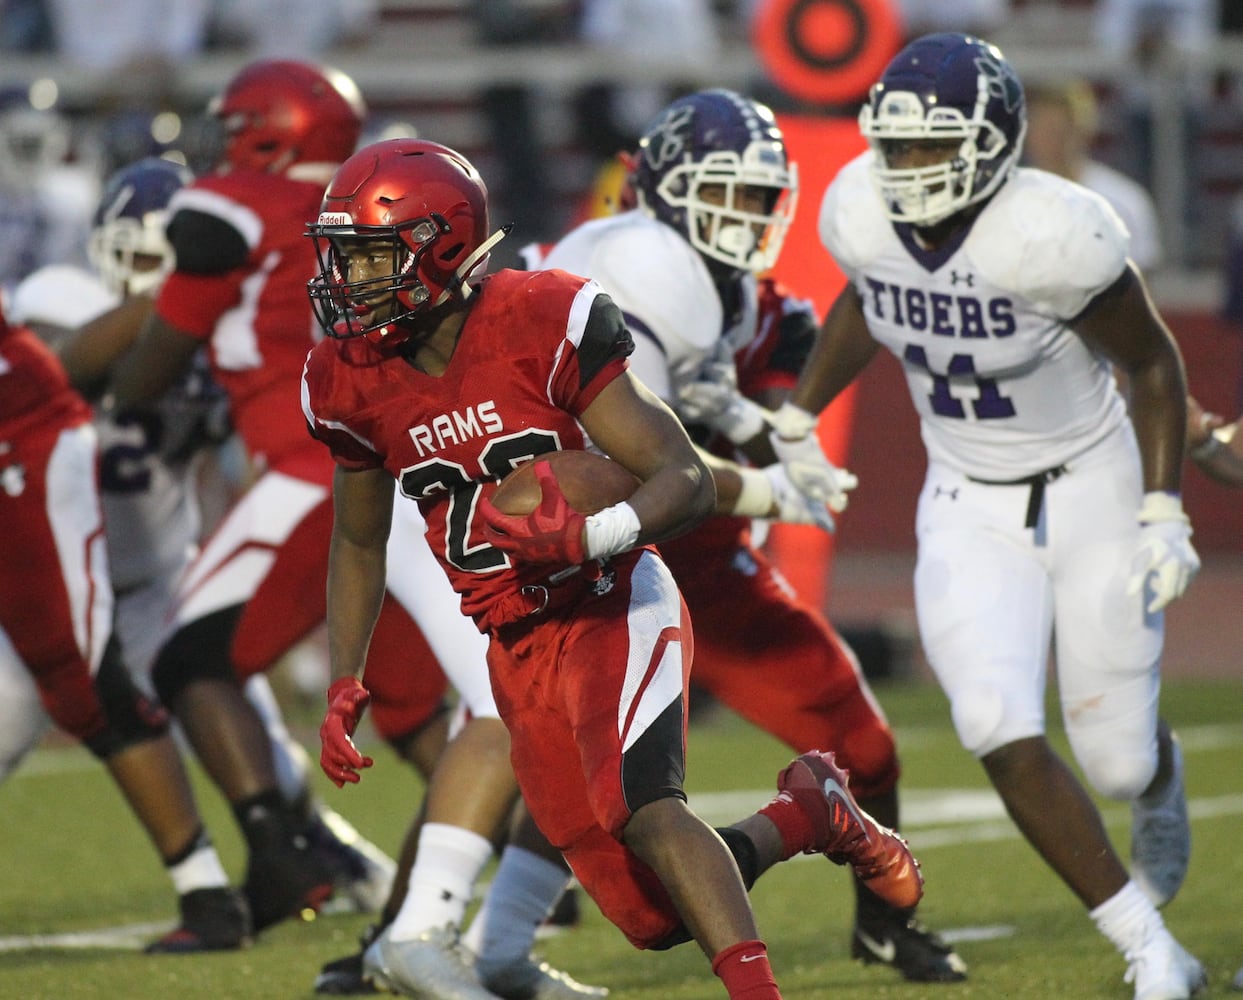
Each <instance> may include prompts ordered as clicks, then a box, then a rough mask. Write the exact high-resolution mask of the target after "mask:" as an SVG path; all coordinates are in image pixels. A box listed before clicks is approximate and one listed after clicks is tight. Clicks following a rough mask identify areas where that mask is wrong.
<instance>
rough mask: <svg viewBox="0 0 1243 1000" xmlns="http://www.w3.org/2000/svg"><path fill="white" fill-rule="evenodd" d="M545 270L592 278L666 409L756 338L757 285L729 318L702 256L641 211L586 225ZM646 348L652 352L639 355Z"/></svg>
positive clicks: (748, 281) (744, 289) (747, 287)
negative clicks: (711, 365)
mask: <svg viewBox="0 0 1243 1000" xmlns="http://www.w3.org/2000/svg"><path fill="white" fill-rule="evenodd" d="M543 266H544V267H559V268H563V269H564V270H566V271H570V272H573V273H574V274H585V275H589V276H590V277H591V278H593V279H595V280H596V281H598V282H599V283H600V285H601V286H603V288H604V290H605V291H606V292H607V293H608V294H609V296H610V297H611V298H612V299H613V301H614V302H616V303H617V305H618V308H620V309H621V311H622V315H624V316H625V318H626V324H627V326H629V327H630V329H631V331H632V332H633V333H634V335H635V337H636V350H635V356H634V359H633V366H634V373H635V375H636V376H638V378H639V381H641V382H642V383H643V384H644V385H646V386H647V387H648V388H649V389H651V390H652V391H653V392H655V393H656V395H658V396H660V397H661V398H662V399H664V400H665V401H666V402H672V401H673V400H675V399H676V398H677V389H678V387H679V386H681V385H683V384H685V383H687V382H692V381H694V380H695V379H696V378H698V377H699V375H700V372H701V370H702V368H703V366H704V365H705V364H706V363H707V362H709V361H712V360H714V359H715V358H717V357H718V356H720V355H722V354H723V355H724V356H728V355H729V354H732V353H733V352H734V351H737V350H741V349H742V348H743V347H745V346H746V345H747V344H749V343H750V342H751V340H752V339H753V337H754V336H755V327H756V290H755V279H754V278H752V277H751V276H750V275H744V276H743V277H742V279H741V282H742V284H741V286H740V290H741V293H742V294H741V296H740V298H741V303H740V309H739V313H738V315H737V316H731V317H726V316H725V312H724V309H723V307H722V304H721V296H720V294H719V293H718V292H717V289H716V286H715V285H714V284H713V281H712V275H711V274H710V273H709V271H708V268H707V265H705V264H704V262H703V258H702V257H701V256H700V255H699V251H697V250H696V249H695V248H694V247H692V246H691V245H690V244H689V243H688V242H687V241H686V239H685V237H683V236H682V235H681V234H680V233H679V232H678V231H677V230H675V229H673V228H672V227H671V226H667V225H665V223H663V222H660V221H658V220H656V219H653V218H651V217H650V216H647V215H645V214H644V213H643V212H641V211H638V210H635V211H630V212H623V213H621V214H620V215H615V216H611V217H609V218H605V219H595V220H592V221H590V222H586V223H583V224H582V225H580V226H578V227H577V228H576V229H574V230H573V231H572V232H570V233H569V234H568V235H566V236H565V237H563V238H562V239H561V240H560V242H558V243H557V244H556V245H555V246H554V247H553V248H552V249H551V250H550V251H549V252H548V255H547V256H546V257H545V258H544V261H543ZM727 324H728V328H727ZM644 341H647V342H650V343H651V344H653V345H654V346H655V347H656V348H657V350H656V351H651V350H644V349H643V344H644Z"/></svg>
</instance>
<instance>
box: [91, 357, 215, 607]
mask: <svg viewBox="0 0 1243 1000" xmlns="http://www.w3.org/2000/svg"><path fill="white" fill-rule="evenodd" d="M227 408H228V402H227V400H226V398H225V396H224V394H223V392H222V391H221V389H220V388H219V387H218V386H217V385H216V384H215V383H214V382H213V381H212V380H211V376H210V374H209V373H208V370H207V364H206V358H205V356H203V355H202V354H201V353H200V355H198V356H196V359H195V364H194V365H193V366H192V367H191V369H190V370H189V371H188V372H187V373H186V375H185V376H184V377H182V378H181V379H179V380H178V382H177V383H176V384H175V385H174V386H173V387H172V388H171V389H169V390H168V392H166V393H165V394H164V395H163V396H162V397H161V398H160V400H159V402H158V403H156V404H155V406H153V407H151V408H150V409H144V410H142V411H140V412H136V413H133V414H121V415H119V416H118V417H116V418H110V417H105V416H100V417H98V418H97V419H96V421H95V424H96V427H97V429H98V430H99V462H100V472H99V486H100V498H101V499H102V500H103V506H104V524H105V533H106V535H107V538H108V558H109V563H110V565H111V567H112V586H113V589H115V590H116V591H117V592H118V593H124V592H125V591H126V590H127V589H130V588H132V587H137V586H139V585H141V584H143V583H146V582H148V581H150V580H153V579H155V578H156V577H159V576H163V575H165V574H168V573H176V572H179V571H180V570H181V569H182V568H184V566H185V565H186V563H187V562H188V560H189V559H190V557H191V556H192V555H193V553H194V551H195V548H196V546H197V545H198V541H199V534H200V530H201V527H202V524H201V515H200V509H199V502H198V487H197V482H196V476H195V473H196V469H197V462H196V459H197V458H198V457H199V456H200V455H201V454H202V450H203V448H204V447H206V446H208V445H210V444H219V443H221V441H222V439H223V437H224V434H225V430H226V427H227V417H226V415H225V414H226V413H227Z"/></svg>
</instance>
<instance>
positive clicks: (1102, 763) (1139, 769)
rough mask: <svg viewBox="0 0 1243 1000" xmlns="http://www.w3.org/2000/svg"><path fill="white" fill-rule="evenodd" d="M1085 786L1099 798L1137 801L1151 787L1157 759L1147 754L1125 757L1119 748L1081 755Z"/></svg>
mask: <svg viewBox="0 0 1243 1000" xmlns="http://www.w3.org/2000/svg"><path fill="white" fill-rule="evenodd" d="M1079 766H1080V767H1082V768H1083V775H1084V777H1085V778H1087V780H1088V784H1090V785H1091V786H1092V788H1093V789H1094V790H1095V791H1096V792H1097V793H1098V794H1100V795H1103V796H1104V797H1105V798H1107V799H1112V800H1114V801H1115V802H1130V801H1131V800H1132V799H1137V798H1139V796H1140V795H1142V794H1143V793H1144V790H1145V789H1147V788H1148V786H1149V785H1151V784H1152V779H1153V777H1155V775H1156V773H1157V759H1156V757H1155V756H1154V755H1151V754H1139V753H1134V752H1131V753H1126V752H1123V751H1122V750H1121V749H1119V748H1107V749H1103V750H1102V751H1101V752H1100V753H1095V754H1091V755H1088V754H1083V755H1081V759H1080V761H1079Z"/></svg>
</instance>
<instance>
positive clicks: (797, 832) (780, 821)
mask: <svg viewBox="0 0 1243 1000" xmlns="http://www.w3.org/2000/svg"><path fill="white" fill-rule="evenodd" d="M760 815H761V816H766V817H768V819H769V820H771V821H772V824H773V826H775V827H776V828H777V832H778V833H780V834H781V845H782V852H781V860H782V861H785V860H786V858H792V857H794V855H796V854H801V853H802V852H803V851H805V850H806V849H807V845H808V844H810V843H811V839H812V833H813V831H812V827H811V820H809V819H808V818H807V814H806V813H805V812H803V810H802V808H801V807H800V806H799V804H798V803H797V802H795V801H794V798H793V796H791V795H790V793H789V792H781V793H780V794H779V795H778V796H777V797H776V798H775V799H773V800H772V801H771V802H769V803H768V805H766V806H764V808H762V809H761V810H760Z"/></svg>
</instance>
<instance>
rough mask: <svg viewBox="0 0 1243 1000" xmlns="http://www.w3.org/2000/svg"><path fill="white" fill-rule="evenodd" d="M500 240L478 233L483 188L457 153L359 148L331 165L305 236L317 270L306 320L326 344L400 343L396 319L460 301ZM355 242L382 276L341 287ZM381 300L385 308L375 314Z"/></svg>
mask: <svg viewBox="0 0 1243 1000" xmlns="http://www.w3.org/2000/svg"><path fill="white" fill-rule="evenodd" d="M505 232H506V230H498V231H497V232H495V233H493V234H492V235H491V236H489V235H488V189H487V187H486V186H485V185H484V183H483V178H482V177H480V176H479V172H478V171H477V170H476V169H475V168H474V167H473V166H472V165H471V163H470V161H469V160H467V159H466V158H465V157H464V156H462V155H461V154H460V153H458V152H455V151H454V150H452V149H449V148H448V147H447V146H442V145H440V144H439V143H435V142H428V141H427V140H425V139H411V138H400V139H387V140H385V141H383V142H377V143H373V144H371V145H370V146H364V147H363V148H362V149H361V150H359V151H358V152H357V153H355V154H354V155H353V156H351V157H350V158H349V159H348V160H346V161H345V163H343V164H342V165H341V168H340V169H339V170H338V171H337V173H336V176H335V177H333V179H332V181H331V182H330V183H329V185H328V190H327V191H326V192H325V193H324V201H323V205H322V206H321V208H320V214H319V219H318V221H317V222H316V223H314V224H313V225H311V226H310V227H309V228H308V231H307V235H308V236H311V237H312V238H314V240H315V249H316V253H317V254H318V256H319V262H320V273H319V276H318V277H317V278H314V279H312V281H311V282H310V284H309V285H308V294H309V295H310V297H311V303H312V305H313V306H314V308H315V314H316V317H317V318H318V320H319V323H320V325H321V326H322V327H323V328H324V331H325V333H327V334H328V335H329V336H330V337H358V336H362V335H363V334H366V335H367V337H368V339H370V340H371V341H372V342H373V343H381V342H383V343H386V344H394V343H400V342H401V341H402V340H404V339H406V337H408V336H409V335H410V332H411V330H410V328H409V326H410V325H409V324H408V323H400V322H399V321H400V320H406V319H409V318H410V317H412V316H415V315H416V314H419V313H424V312H427V311H430V310H431V309H434V308H436V307H437V306H440V305H443V304H444V303H445V302H448V301H449V300H450V299H451V298H452V297H453V296H455V295H456V296H459V297H460V298H463V299H465V298H467V297H468V296H469V295H470V293H471V286H470V285H469V284H468V283H467V282H468V279H469V278H470V277H471V276H472V275H474V274H476V273H482V271H483V270H485V269H486V267H487V260H488V251H490V250H491V249H492V247H493V246H495V245H496V243H497V242H498V241H499V240H500V239H501V238H502V237H503V236H504V235H505ZM360 243H369V244H373V245H374V249H375V250H376V251H378V252H379V253H388V254H391V257H392V267H391V269H390V271H389V273H387V274H381V275H378V276H368V277H364V278H361V279H353V280H352V279H351V276H350V265H349V252H348V251H349V250H350V249H356V248H357V247H358V245H359V244H360ZM385 292H387V293H389V298H388V300H387V301H386V302H385V303H384V304H385V305H387V306H389V308H387V309H384V308H378V307H377V302H376V297H377V295H379V294H382V293H385Z"/></svg>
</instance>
